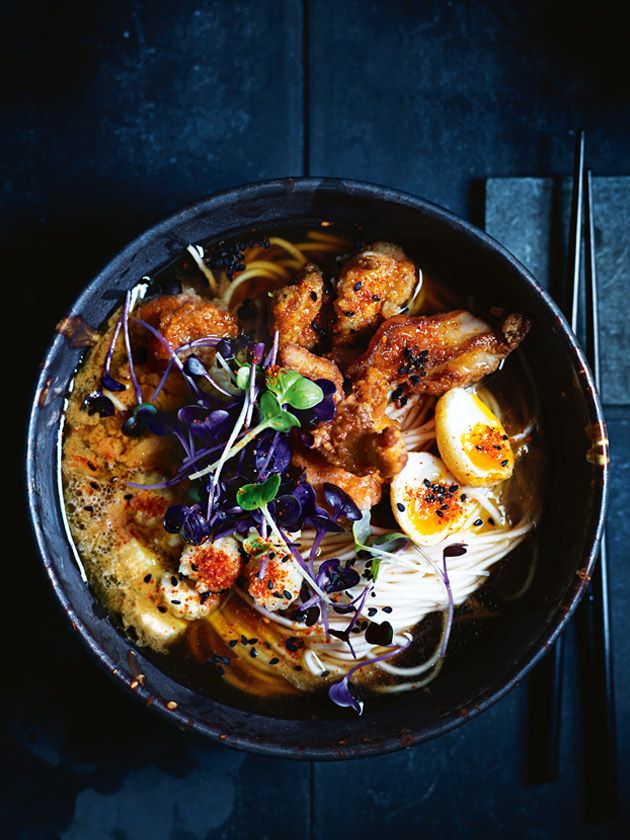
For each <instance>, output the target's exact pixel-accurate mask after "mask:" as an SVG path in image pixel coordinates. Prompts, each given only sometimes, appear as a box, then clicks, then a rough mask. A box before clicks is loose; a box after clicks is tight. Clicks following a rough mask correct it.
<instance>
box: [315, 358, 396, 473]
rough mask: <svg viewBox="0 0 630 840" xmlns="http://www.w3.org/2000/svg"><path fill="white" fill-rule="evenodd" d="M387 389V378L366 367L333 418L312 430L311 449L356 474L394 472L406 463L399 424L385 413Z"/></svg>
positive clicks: (330, 461) (331, 462)
mask: <svg viewBox="0 0 630 840" xmlns="http://www.w3.org/2000/svg"><path fill="white" fill-rule="evenodd" d="M388 390H389V384H388V382H387V379H386V378H385V377H384V376H383V375H382V374H381V373H380V372H379V371H378V370H376V369H372V370H368V372H367V374H366V376H365V377H363V378H362V379H360V380H359V381H358V382H356V383H355V385H354V387H353V388H352V391H351V393H350V394H349V395H348V396H347V397H346V398H345V399H344V400H342V402H340V403H339V405H338V406H337V413H336V414H335V417H334V419H333V420H331V421H330V422H329V423H321V424H320V425H319V426H318V427H317V428H316V429H315V431H314V433H313V437H314V449H316V450H317V451H318V452H320V454H321V455H322V456H323V457H324V458H325V459H326V460H327V461H328V462H329V463H330V464H334V465H335V466H338V467H342V468H343V469H344V470H347V471H348V472H351V473H354V474H355V475H368V474H370V473H373V472H376V471H378V472H379V473H380V475H381V476H382V477H383V478H385V479H387V478H391V477H392V476H394V475H397V474H398V473H399V472H400V471H401V470H402V468H403V467H404V466H405V464H406V463H407V449H406V447H405V443H404V440H403V437H402V434H401V431H400V427H399V425H398V423H397V422H396V421H394V420H391V419H390V418H389V417H387V415H386V414H385V409H386V407H387V393H388Z"/></svg>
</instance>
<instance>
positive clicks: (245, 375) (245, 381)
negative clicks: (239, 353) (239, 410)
mask: <svg viewBox="0 0 630 840" xmlns="http://www.w3.org/2000/svg"><path fill="white" fill-rule="evenodd" d="M250 369H251V366H250V365H243V367H241V368H239V369H238V373H237V374H236V384H237V385H238V387H239V388H240V389H241V391H246V390H247V388H248V386H249V375H250Z"/></svg>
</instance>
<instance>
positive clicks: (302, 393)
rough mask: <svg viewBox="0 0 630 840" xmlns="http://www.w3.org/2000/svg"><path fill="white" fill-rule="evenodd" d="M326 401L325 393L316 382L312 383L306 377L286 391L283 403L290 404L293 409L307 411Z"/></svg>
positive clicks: (301, 377)
mask: <svg viewBox="0 0 630 840" xmlns="http://www.w3.org/2000/svg"><path fill="white" fill-rule="evenodd" d="M323 399H324V392H323V391H322V389H321V388H320V387H319V385H318V384H317V383H316V382H311V380H310V379H306V378H305V377H304V376H300V378H299V379H298V380H297V381H296V382H294V383H293V385H291V387H290V388H288V389H287V390H286V391H285V394H284V400H283V402H285V403H288V404H289V405H290V406H292V407H293V408H299V409H307V408H313V406H315V405H318V404H319V403H320V402H321V401H322V400H323Z"/></svg>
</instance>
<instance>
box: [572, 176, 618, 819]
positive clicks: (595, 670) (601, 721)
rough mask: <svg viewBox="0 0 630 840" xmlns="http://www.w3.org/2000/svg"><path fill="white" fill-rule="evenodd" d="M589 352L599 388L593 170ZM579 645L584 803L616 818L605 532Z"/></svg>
mask: <svg viewBox="0 0 630 840" xmlns="http://www.w3.org/2000/svg"><path fill="white" fill-rule="evenodd" d="M584 190H585V225H586V241H585V257H586V259H585V268H586V312H587V318H586V355H587V358H588V360H589V364H590V365H591V369H592V371H593V376H594V378H595V385H596V387H597V389H598V390H599V388H600V355H599V318H598V296H597V271H596V265H595V220H594V216H593V188H592V173H591V171H590V170H589V171H588V172H586V174H585V179H584ZM577 617H578V641H579V644H580V657H579V659H580V667H581V696H582V716H583V725H582V730H583V734H584V755H585V776H586V779H585V781H586V803H587V811H588V813H589V816H591V818H593V819H597V820H612V819H614V818H615V817H616V816H617V814H618V812H619V781H618V767H617V738H616V719H615V686H614V675H613V648H612V629H611V619H610V601H609V597H608V557H607V553H606V534H605V533H604V534H603V536H602V540H601V543H600V547H599V562H598V563H597V565H596V566H595V569H594V571H593V576H592V578H591V582H590V586H589V588H588V590H587V593H586V596H585V598H584V601H583V602H582V604H581V605H580V608H579V610H578V614H577Z"/></svg>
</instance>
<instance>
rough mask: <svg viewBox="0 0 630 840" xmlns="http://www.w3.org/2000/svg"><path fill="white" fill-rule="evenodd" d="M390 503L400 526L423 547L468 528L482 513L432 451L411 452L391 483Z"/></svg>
mask: <svg viewBox="0 0 630 840" xmlns="http://www.w3.org/2000/svg"><path fill="white" fill-rule="evenodd" d="M391 504H392V510H393V512H394V516H395V517H396V520H397V522H398V524H399V526H400V528H401V529H402V530H403V531H404V532H405V534H407V536H408V537H409V538H410V539H411V540H412V541H413V542H414V543H415V544H416V545H420V546H432V545H437V544H438V543H440V542H442V541H443V540H445V539H447V537H448V536H449V535H450V534H452V533H455V532H461V531H465V530H466V529H467V528H469V527H470V526H471V525H472V522H473V521H474V520H475V519H476V518H477V517H478V516H479V504H478V502H477V500H476V499H475V498H474V496H471V495H470V494H469V493H468V488H467V487H465V486H462V485H460V483H459V482H458V480H457V479H456V478H454V476H453V475H452V474H451V473H450V472H449V471H448V469H447V468H446V466H445V464H444V463H443V461H441V460H440V459H439V458H438V457H436V456H435V455H431V454H430V453H429V452H410V453H409V459H408V461H407V464H406V465H405V467H404V469H403V470H402V471H401V472H400V473H399V474H398V475H397V476H396V477H395V478H394V480H393V481H392V484H391Z"/></svg>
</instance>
